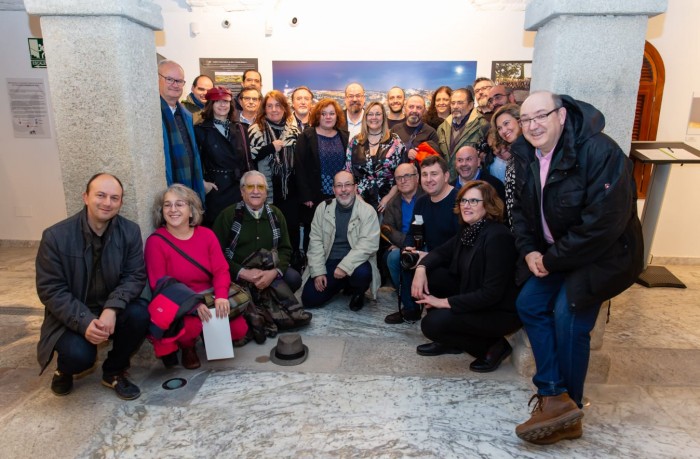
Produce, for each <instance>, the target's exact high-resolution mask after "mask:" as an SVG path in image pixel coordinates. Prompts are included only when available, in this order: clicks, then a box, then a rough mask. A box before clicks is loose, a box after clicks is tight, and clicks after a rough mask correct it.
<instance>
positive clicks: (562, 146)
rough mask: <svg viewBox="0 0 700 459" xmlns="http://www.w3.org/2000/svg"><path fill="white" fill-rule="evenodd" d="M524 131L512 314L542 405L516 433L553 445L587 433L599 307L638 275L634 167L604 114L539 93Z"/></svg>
mask: <svg viewBox="0 0 700 459" xmlns="http://www.w3.org/2000/svg"><path fill="white" fill-rule="evenodd" d="M520 124H521V126H522V131H523V137H520V138H519V139H517V140H516V141H515V142H514V143H513V145H512V149H511V151H512V153H513V154H514V155H516V156H517V157H518V158H520V159H519V160H518V161H519V162H520V161H522V162H523V163H524V164H526V166H525V167H524V168H523V170H522V173H523V177H522V180H523V185H522V191H521V192H520V194H519V195H516V199H515V205H514V207H513V233H514V234H515V237H516V247H517V249H518V251H519V252H520V255H521V256H522V259H523V261H524V263H523V266H522V268H523V269H519V270H517V273H518V276H517V277H518V278H517V279H516V281H517V282H518V283H519V284H521V285H523V287H522V290H521V292H520V294H519V296H518V300H517V303H516V306H517V309H518V314H519V315H520V318H521V319H522V321H523V324H524V327H525V331H526V332H527V335H528V338H529V340H530V343H531V345H532V352H533V354H534V357H535V363H536V366H537V370H536V373H535V376H534V378H533V383H534V384H535V386H536V387H537V393H536V394H535V395H534V396H533V399H535V398H536V399H537V402H536V404H535V407H534V409H533V411H532V416H531V417H530V419H529V420H528V421H526V422H524V423H522V424H520V425H519V426H517V428H516V429H515V432H516V434H517V435H518V437H520V438H522V439H524V440H526V441H529V442H532V443H537V444H549V443H555V442H557V441H559V440H562V439H573V438H578V437H580V436H581V434H582V426H581V418H582V417H583V411H581V408H582V406H583V385H584V381H585V379H586V372H587V370H588V359H589V354H590V332H591V330H592V329H593V326H594V325H595V323H596V319H597V317H598V313H599V310H600V306H601V303H603V302H604V301H606V300H608V299H610V298H612V297H614V296H615V295H618V294H619V293H621V292H622V291H624V290H625V289H626V288H627V287H629V286H630V285H631V284H632V283H633V282H634V281H635V280H636V279H637V276H638V275H639V274H640V273H641V271H642V258H643V256H642V250H643V248H642V233H641V225H640V223H639V219H638V218H637V196H636V187H635V184H634V176H633V173H632V162H631V161H630V159H629V158H627V156H625V154H624V153H623V152H622V150H621V149H620V147H619V146H618V145H617V144H616V143H615V142H614V141H613V140H612V139H611V138H609V137H608V136H606V135H605V134H604V133H603V132H602V131H603V128H604V127H605V118H604V117H603V114H602V113H600V111H598V110H597V109H596V108H595V107H593V106H592V105H589V104H587V103H585V102H581V101H577V100H574V99H572V98H571V97H569V96H559V95H556V94H552V93H550V92H545V91H538V92H534V93H532V94H531V95H530V96H529V97H528V98H527V99H526V100H525V102H523V105H522V108H521V110H520ZM525 265H526V266H525Z"/></svg>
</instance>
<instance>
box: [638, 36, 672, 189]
mask: <svg viewBox="0 0 700 459" xmlns="http://www.w3.org/2000/svg"><path fill="white" fill-rule="evenodd" d="M665 80H666V70H665V69H664V62H663V60H662V59H661V55H660V54H659V52H658V51H657V50H656V48H654V45H652V44H651V43H649V42H648V41H647V42H645V44H644V61H643V62H642V72H641V75H640V77H639V92H638V93H637V108H636V110H635V114H634V126H633V127H632V140H656V131H657V130H658V128H659V115H660V113H661V100H662V98H663V93H664V82H665ZM634 179H635V180H636V182H637V194H638V196H639V198H640V199H644V198H645V197H646V194H647V188H649V180H650V179H651V164H647V165H644V164H642V163H638V162H636V161H635V164H634Z"/></svg>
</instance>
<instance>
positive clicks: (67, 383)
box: [51, 370, 73, 396]
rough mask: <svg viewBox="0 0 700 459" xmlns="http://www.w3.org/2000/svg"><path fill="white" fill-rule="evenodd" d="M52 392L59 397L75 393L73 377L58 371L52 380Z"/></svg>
mask: <svg viewBox="0 0 700 459" xmlns="http://www.w3.org/2000/svg"><path fill="white" fill-rule="evenodd" d="M51 392H53V393H54V394H56V395H58V396H63V395H68V394H70V393H71V392H73V375H67V374H65V373H61V372H60V371H58V370H56V371H55V372H54V373H53V378H52V379H51Z"/></svg>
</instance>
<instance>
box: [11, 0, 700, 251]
mask: <svg viewBox="0 0 700 459" xmlns="http://www.w3.org/2000/svg"><path fill="white" fill-rule="evenodd" d="M154 3H156V4H158V5H160V6H161V7H162V8H163V18H164V23H165V31H164V32H157V35H156V43H157V45H158V46H157V51H158V52H159V53H160V54H162V55H164V56H166V57H168V58H170V59H174V60H176V61H178V62H179V63H180V64H181V65H182V66H183V67H184V69H185V75H186V78H187V79H188V81H192V78H193V77H194V76H196V75H197V74H198V73H199V60H198V59H199V57H242V58H252V57H257V58H258V61H259V67H260V71H261V72H262V75H263V90H269V89H272V61H273V60H381V61H391V60H476V61H477V75H479V76H481V75H486V76H489V75H490V73H491V61H492V60H529V59H531V58H532V47H533V43H534V33H531V32H525V31H523V22H524V12H517V11H516V12H513V11H510V12H506V11H489V12H482V11H475V10H474V9H473V7H472V6H471V5H470V4H469V3H467V2H465V1H464V0H443V1H441V2H434V5H435V8H430V6H431V5H432V4H426V3H425V2H406V1H398V0H381V1H379V0H371V1H370V0H353V1H352V2H348V3H346V4H345V9H346V10H345V11H340V10H339V6H338V2H328V1H325V0H306V1H304V2H289V1H286V2H285V1H279V2H277V1H271V0H266V1H264V2H262V3H261V6H260V7H259V8H257V9H255V10H252V11H239V12H225V11H223V10H222V9H220V8H215V7H210V8H208V9H207V10H203V9H197V10H196V11H194V12H190V11H188V10H187V9H186V8H184V7H183V6H181V5H183V4H184V1H180V0H155V1H154ZM275 4H278V8H277V9H276V10H275V8H274V5H275ZM699 8H700V7H699V6H698V4H697V3H696V2H694V1H691V0H669V10H668V13H667V14H665V15H662V16H659V17H657V18H654V19H652V20H651V21H650V24H649V32H648V39H649V41H651V42H652V43H653V44H654V45H655V46H656V47H657V49H658V50H659V52H660V53H661V56H662V57H663V59H664V61H665V64H666V87H665V92H664V101H663V105H662V112H661V121H660V124H659V133H658V139H660V140H662V139H665V140H683V139H684V138H685V126H686V123H687V117H688V113H689V110H690V97H691V95H692V93H693V91H700V88H699V87H698V84H699V83H700V78H699V77H700V75H699V74H700V59H698V58H699V57H700V53H699V52H698V51H699V44H700V28H698V27H697V24H698V23H700V11H699ZM9 16H12V17H9ZM293 16H296V17H298V18H299V24H298V25H297V26H296V27H290V26H289V20H290V19H291V17H293ZM368 18H371V19H368ZM224 19H228V20H229V21H230V22H231V24H232V25H231V27H230V28H228V29H224V28H223V27H221V22H222V21H223V20H224ZM27 22H28V21H27V17H26V15H25V14H24V13H0V26H1V27H3V29H2V30H4V31H9V33H6V35H8V36H10V39H9V40H7V39H6V41H9V42H11V43H6V42H3V43H2V44H1V45H0V46H2V48H0V49H2V50H3V53H2V56H3V61H4V62H3V66H2V70H1V71H0V75H3V76H4V77H17V76H20V77H21V76H35V75H37V74H38V73H36V72H38V71H31V70H28V69H27V68H28V64H26V65H25V63H24V61H25V59H26V58H25V51H24V50H25V49H26V38H27V36H32V35H31V34H29V35H27V34H28V33H29V32H28V30H26V29H27V28H28V25H27ZM192 22H195V23H197V24H198V26H199V30H200V31H201V33H200V34H199V35H197V36H195V37H191V36H190V23H192ZM266 23H269V24H271V25H272V28H273V31H272V35H271V36H269V37H267V36H265V25H266ZM496 25H497V26H496ZM494 27H497V28H498V32H496V33H494ZM426 30H428V31H429V32H426ZM34 36H38V35H37V34H36V33H35V34H34ZM6 49H7V51H5V50H6ZM17 49H19V51H17ZM9 51H12V53H10V52H9ZM6 56H7V57H6ZM8 60H9V61H10V62H7V61H8ZM18 69H19V70H21V71H22V72H19V70H18ZM18 72H19V73H18ZM43 75H45V74H43ZM188 87H189V84H188V85H187V88H188ZM187 88H186V90H187ZM0 97H1V98H2V99H0V104H2V105H6V104H3V103H2V101H4V100H5V99H6V97H7V96H6V91H0ZM0 116H2V118H0V139H2V143H3V149H2V151H3V153H2V155H1V156H0V161H2V166H3V171H5V170H7V168H8V167H9V166H11V168H10V169H9V170H11V171H12V173H11V174H10V175H11V176H14V177H15V179H14V181H13V182H12V183H11V184H10V185H9V186H8V185H7V184H6V183H5V180H0V190H2V195H3V196H5V195H6V194H7V195H8V196H10V195H11V196H12V198H11V199H10V200H6V199H3V200H0V239H37V238H38V237H39V235H40V234H41V230H42V229H43V227H45V226H47V225H48V224H49V223H51V222H53V221H56V220H58V219H60V218H61V215H59V214H61V212H63V215H65V206H64V205H63V202H62V187H61V184H60V173H59V169H58V160H57V152H56V147H55V141H53V139H50V140H49V141H48V142H45V143H46V144H47V145H42V146H41V148H39V147H38V146H34V145H37V144H32V148H31V149H30V148H27V147H26V146H24V145H25V143H26V142H29V141H21V142H18V141H19V140H21V139H13V138H12V133H11V131H10V130H9V129H10V127H9V120H6V118H7V117H9V114H8V113H7V111H5V112H2V113H0ZM608 116H610V115H609V114H608ZM33 142H37V141H36V140H34V141H33ZM6 145H7V147H5V146H6ZM623 149H626V147H624V146H623ZM29 151H32V152H34V154H33V155H29V154H28V152H29ZM39 153H42V154H43V155H44V156H42V157H40V158H38V159H37V155H38V154H39ZM7 158H14V162H12V163H11V164H10V163H8V161H9V160H8V159H7ZM37 167H41V168H42V170H44V171H45V173H44V175H43V176H42V179H41V180H39V181H34V182H33V186H34V188H32V187H31V186H29V185H27V182H29V181H30V180H31V179H32V174H34V173H35V172H34V171H33V169H35V168H37ZM4 175H8V174H7V172H5V174H4ZM698 182H700V167H698V166H695V167H692V166H684V167H683V168H680V167H674V170H673V172H672V174H671V185H670V187H669V191H668V193H667V198H666V202H665V203H664V208H663V211H662V216H661V220H662V222H661V224H660V227H659V230H658V231H657V237H656V240H655V242H654V246H653V248H652V254H653V255H655V256H657V257H659V256H661V257H675V256H682V257H695V258H700V244H697V243H695V242H694V241H693V240H692V239H691V237H692V236H693V235H694V234H693V233H694V232H695V230H696V228H700V215H697V213H693V212H689V211H688V209H690V208H696V207H697V206H696V205H693V204H688V203H693V202H699V201H700V192H699V191H698V187H697V186H694V184H695V183H698ZM28 189H29V190H30V191H31V190H34V191H33V193H27V190H28ZM19 195H23V196H24V197H25V199H27V198H26V196H27V195H34V196H38V197H37V198H33V199H34V200H33V201H32V205H34V206H37V208H40V209H51V213H50V214H49V213H48V211H46V212H47V214H44V215H42V218H43V219H42V220H41V221H39V219H31V221H30V222H29V221H28V222H25V224H24V225H23V226H22V222H24V220H28V219H24V220H22V219H19V218H17V217H14V213H15V206H17V205H18V204H17V203H16V202H13V199H17V198H16V196H19ZM47 200H50V202H48V201H47ZM59 201H60V202H59ZM681 202H682V203H684V204H685V205H683V206H682V207H681ZM57 208H58V209H59V210H58V211H57V210H56V209H57ZM17 226H19V228H18V227H17Z"/></svg>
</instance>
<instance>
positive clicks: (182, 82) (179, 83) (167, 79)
mask: <svg viewBox="0 0 700 459" xmlns="http://www.w3.org/2000/svg"><path fill="white" fill-rule="evenodd" d="M158 76H159V77H161V78H162V79H164V80H165V82H166V83H168V84H175V85H177V86H185V83H186V81H185V80H178V79H177V78H170V77H166V76H164V75H161V74H160V73H159V74H158Z"/></svg>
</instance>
